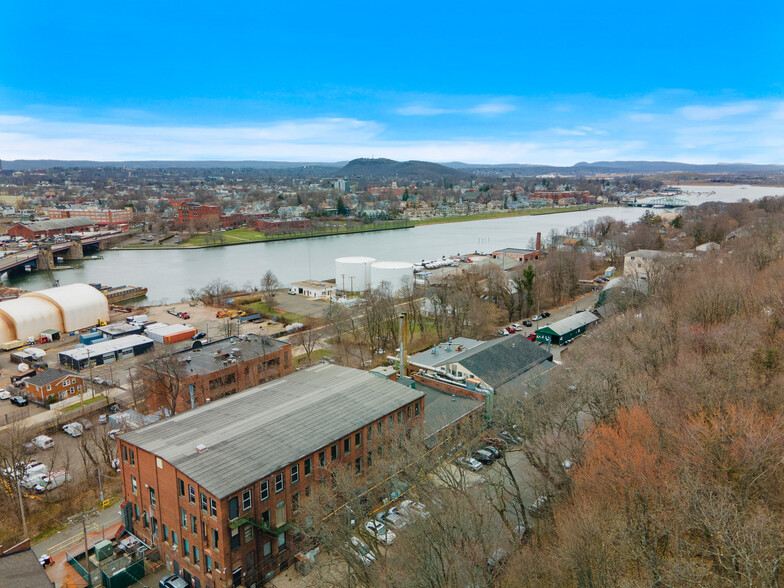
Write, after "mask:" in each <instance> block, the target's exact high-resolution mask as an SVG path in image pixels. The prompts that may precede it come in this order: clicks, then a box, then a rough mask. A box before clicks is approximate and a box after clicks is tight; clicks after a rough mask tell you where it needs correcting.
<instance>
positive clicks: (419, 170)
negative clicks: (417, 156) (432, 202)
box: [338, 158, 469, 180]
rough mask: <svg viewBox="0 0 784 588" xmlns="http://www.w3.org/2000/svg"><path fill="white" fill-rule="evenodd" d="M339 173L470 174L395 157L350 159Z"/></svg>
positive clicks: (376, 175) (456, 176) (409, 176)
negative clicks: (395, 158)
mask: <svg viewBox="0 0 784 588" xmlns="http://www.w3.org/2000/svg"><path fill="white" fill-rule="evenodd" d="M338 174H341V175H344V176H346V177H354V178H363V179H368V178H406V179H415V180H416V179H438V178H454V179H463V178H468V177H469V174H468V173H466V172H464V171H461V170H458V169H455V168H453V167H449V166H446V165H441V164H440V163H432V162H429V161H395V160H393V159H384V158H379V159H368V158H360V159H354V160H352V161H349V162H348V163H347V164H346V165H345V166H343V167H342V168H340V169H339V170H338Z"/></svg>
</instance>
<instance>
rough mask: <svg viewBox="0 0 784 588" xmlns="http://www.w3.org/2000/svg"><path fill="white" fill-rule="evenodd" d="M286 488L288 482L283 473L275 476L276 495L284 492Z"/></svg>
mask: <svg viewBox="0 0 784 588" xmlns="http://www.w3.org/2000/svg"><path fill="white" fill-rule="evenodd" d="M285 487H286V481H285V479H284V478H283V472H280V473H278V474H275V493H276V494H277V493H278V492H283V488H285Z"/></svg>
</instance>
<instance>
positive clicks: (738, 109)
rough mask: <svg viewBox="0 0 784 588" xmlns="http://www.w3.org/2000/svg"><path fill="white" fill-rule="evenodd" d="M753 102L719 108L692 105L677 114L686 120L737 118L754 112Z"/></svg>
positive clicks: (731, 104) (736, 103)
mask: <svg viewBox="0 0 784 588" xmlns="http://www.w3.org/2000/svg"><path fill="white" fill-rule="evenodd" d="M757 108H758V106H757V104H756V103H754V102H735V103H728V104H721V105H719V106H705V105H694V106H684V107H683V108H680V109H679V110H678V112H680V114H681V115H683V117H684V118H687V119H688V120H719V119H722V118H727V117H730V116H738V115H741V114H748V113H750V112H754V111H756V110H757Z"/></svg>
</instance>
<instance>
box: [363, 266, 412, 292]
mask: <svg viewBox="0 0 784 588" xmlns="http://www.w3.org/2000/svg"><path fill="white" fill-rule="evenodd" d="M370 277H371V280H370V283H371V284H372V285H373V288H378V287H379V286H381V284H383V283H384V282H386V283H387V284H389V287H390V288H392V292H396V291H397V290H399V289H400V288H401V287H402V286H403V283H404V281H405V280H408V281H409V283H412V284H413V283H414V264H413V263H408V262H405V261H377V262H376V263H374V264H372V265H371V266H370Z"/></svg>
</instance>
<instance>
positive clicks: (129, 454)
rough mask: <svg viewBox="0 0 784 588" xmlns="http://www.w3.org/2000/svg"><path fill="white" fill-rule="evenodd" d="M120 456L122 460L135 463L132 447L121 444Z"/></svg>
mask: <svg viewBox="0 0 784 588" xmlns="http://www.w3.org/2000/svg"><path fill="white" fill-rule="evenodd" d="M122 458H123V461H127V462H128V463H129V464H131V465H136V454H135V453H134V452H133V449H129V448H128V447H126V446H125V445H123V446H122Z"/></svg>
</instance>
